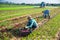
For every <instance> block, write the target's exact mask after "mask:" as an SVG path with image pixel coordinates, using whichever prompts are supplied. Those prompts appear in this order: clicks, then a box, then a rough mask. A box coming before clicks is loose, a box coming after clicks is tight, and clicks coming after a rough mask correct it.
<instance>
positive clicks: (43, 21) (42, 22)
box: [11, 12, 59, 40]
mask: <svg viewBox="0 0 60 40" xmlns="http://www.w3.org/2000/svg"><path fill="white" fill-rule="evenodd" d="M58 13H59V12H55V13H54V15H51V18H53V17H55V16H56V15H57V14H58ZM48 21H49V19H43V20H42V21H40V22H39V23H38V24H39V27H41V26H42V25H43V24H44V23H46V22H48ZM39 27H38V28H39ZM38 28H37V29H38ZM37 29H35V30H37ZM35 30H34V31H35ZM39 37H40V36H38V37H37V38H35V39H33V40H37V39H38V38H39ZM42 38H44V36H43V37H42ZM42 38H41V39H42ZM20 39H21V38H16V37H14V38H12V39H11V40H20Z"/></svg>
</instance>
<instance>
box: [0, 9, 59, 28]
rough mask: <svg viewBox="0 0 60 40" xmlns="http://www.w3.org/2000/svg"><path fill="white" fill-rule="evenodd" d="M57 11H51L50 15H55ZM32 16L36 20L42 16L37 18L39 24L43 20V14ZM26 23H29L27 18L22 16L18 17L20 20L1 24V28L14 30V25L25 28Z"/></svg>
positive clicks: (16, 19) (14, 19) (15, 19)
mask: <svg viewBox="0 0 60 40" xmlns="http://www.w3.org/2000/svg"><path fill="white" fill-rule="evenodd" d="M56 10H58V8H56V9H51V10H50V11H51V12H50V15H54V13H55V12H56ZM31 16H32V17H33V18H34V17H37V16H40V17H39V18H37V19H38V20H37V19H36V18H35V19H36V21H37V22H39V21H41V20H42V19H43V17H42V13H35V14H31ZM26 22H27V16H22V17H18V18H13V19H11V20H6V21H3V22H0V26H1V27H7V28H12V27H14V24H16V23H19V26H18V27H24V26H25V25H26Z"/></svg>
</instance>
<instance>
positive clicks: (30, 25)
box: [26, 16, 38, 30]
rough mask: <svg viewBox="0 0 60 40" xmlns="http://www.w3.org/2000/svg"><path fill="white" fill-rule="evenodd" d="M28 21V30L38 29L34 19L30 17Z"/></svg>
mask: <svg viewBox="0 0 60 40" xmlns="http://www.w3.org/2000/svg"><path fill="white" fill-rule="evenodd" d="M27 19H28V22H27V25H26V28H29V29H33V30H34V29H35V28H37V26H38V24H37V22H36V20H35V19H33V18H32V17H31V16H28V18H27Z"/></svg>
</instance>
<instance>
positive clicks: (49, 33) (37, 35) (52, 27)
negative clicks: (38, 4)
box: [0, 9, 60, 40]
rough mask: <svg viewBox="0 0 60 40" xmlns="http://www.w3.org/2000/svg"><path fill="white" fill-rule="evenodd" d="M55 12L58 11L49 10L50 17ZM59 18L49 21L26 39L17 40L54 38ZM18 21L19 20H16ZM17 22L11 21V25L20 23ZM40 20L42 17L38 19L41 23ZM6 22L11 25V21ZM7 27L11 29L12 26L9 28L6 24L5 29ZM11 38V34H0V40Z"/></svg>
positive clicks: (49, 39)
mask: <svg viewBox="0 0 60 40" xmlns="http://www.w3.org/2000/svg"><path fill="white" fill-rule="evenodd" d="M56 10H57V11H58V10H59V9H53V10H51V15H54V13H56ZM38 14H39V13H38ZM40 15H41V14H40ZM33 16H34V15H33ZM35 16H36V15H35ZM59 17H60V14H59V15H57V16H56V17H55V18H53V19H51V20H50V21H49V22H47V23H46V24H44V25H43V26H42V27H40V28H38V29H37V30H35V31H33V32H32V33H31V34H30V35H28V36H27V37H22V38H19V39H21V40H34V39H35V40H37V39H38V40H40V39H43V40H45V39H48V40H51V39H53V38H55V34H56V32H57V31H58V29H59V26H58V25H59V24H60V23H59V20H60V19H59ZM18 20H19V18H18ZM18 20H17V21H16V20H15V21H14V22H13V21H12V22H13V24H14V23H16V22H17V23H19V22H21V21H20V20H19V21H18ZM41 20H43V18H42V17H40V18H39V21H41ZM22 21H24V20H22ZM37 21H38V20H37ZM7 22H9V23H12V22H11V21H6V23H7ZM6 23H4V24H5V25H6ZM2 24H3V23H2ZM7 24H8V23H7ZM8 26H9V27H12V26H10V24H8V25H7V27H8ZM4 31H5V30H4ZM14 34H15V33H14ZM13 37H14V35H13V33H12V32H0V39H1V40H9V39H11V38H13Z"/></svg>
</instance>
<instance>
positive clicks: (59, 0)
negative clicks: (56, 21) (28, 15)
mask: <svg viewBox="0 0 60 40" xmlns="http://www.w3.org/2000/svg"><path fill="white" fill-rule="evenodd" d="M0 1H8V2H14V3H28V4H29V3H30V4H31V3H32V4H35V3H41V2H45V3H60V0H0Z"/></svg>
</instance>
